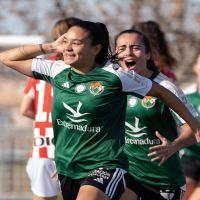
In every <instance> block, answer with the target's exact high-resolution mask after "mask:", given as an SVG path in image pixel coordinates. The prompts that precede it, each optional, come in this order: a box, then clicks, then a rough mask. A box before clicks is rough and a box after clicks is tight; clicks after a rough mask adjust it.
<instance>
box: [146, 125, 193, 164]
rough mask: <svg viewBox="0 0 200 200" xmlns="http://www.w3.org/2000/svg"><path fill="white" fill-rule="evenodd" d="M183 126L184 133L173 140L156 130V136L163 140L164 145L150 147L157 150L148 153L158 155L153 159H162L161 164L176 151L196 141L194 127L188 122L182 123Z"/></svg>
mask: <svg viewBox="0 0 200 200" xmlns="http://www.w3.org/2000/svg"><path fill="white" fill-rule="evenodd" d="M181 128H182V129H183V133H182V134H181V135H180V136H179V137H178V138H176V139H175V140H174V141H172V142H170V141H169V140H167V139H166V138H164V137H163V136H162V135H160V134H159V133H158V132H157V131H156V136H157V137H158V138H159V139H160V140H161V141H162V145H157V146H153V147H150V148H149V150H156V151H154V152H152V153H149V154H148V156H149V157H151V156H155V155H156V157H154V158H152V159H151V161H155V160H158V159H162V160H161V162H160V163H159V166H160V165H162V164H163V163H164V162H165V161H166V160H167V159H168V158H169V157H171V156H172V155H173V154H174V153H175V152H177V151H179V150H181V149H183V148H185V147H188V146H191V145H193V144H194V143H195V142H196V139H195V136H194V134H193V132H192V129H191V128H190V127H189V125H188V124H184V125H182V126H181Z"/></svg>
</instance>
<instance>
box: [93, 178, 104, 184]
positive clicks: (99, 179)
mask: <svg viewBox="0 0 200 200" xmlns="http://www.w3.org/2000/svg"><path fill="white" fill-rule="evenodd" d="M94 181H97V182H99V183H101V184H103V178H95V179H94Z"/></svg>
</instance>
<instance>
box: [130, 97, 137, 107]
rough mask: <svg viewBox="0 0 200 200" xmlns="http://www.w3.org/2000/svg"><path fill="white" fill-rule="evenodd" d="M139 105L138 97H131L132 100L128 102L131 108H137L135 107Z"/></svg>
mask: <svg viewBox="0 0 200 200" xmlns="http://www.w3.org/2000/svg"><path fill="white" fill-rule="evenodd" d="M137 103H138V100H137V98H136V97H131V98H129V100H128V105H129V106H130V107H135V106H136V105H137Z"/></svg>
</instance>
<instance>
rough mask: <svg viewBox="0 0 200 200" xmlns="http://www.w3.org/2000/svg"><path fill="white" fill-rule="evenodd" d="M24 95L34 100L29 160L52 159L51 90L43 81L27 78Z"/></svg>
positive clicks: (53, 148)
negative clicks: (32, 132) (33, 124)
mask: <svg viewBox="0 0 200 200" xmlns="http://www.w3.org/2000/svg"><path fill="white" fill-rule="evenodd" d="M24 93H25V94H26V95H28V96H29V97H31V98H32V99H33V100H34V106H35V113H36V116H35V127H34V136H33V142H32V151H31V155H30V157H31V158H54V150H55V147H54V142H53V139H54V134H53V127H52V119H51V102H52V98H53V90H52V87H51V85H50V84H48V83H46V82H45V81H41V80H36V79H34V78H29V81H28V83H27V86H26V88H25V91H24Z"/></svg>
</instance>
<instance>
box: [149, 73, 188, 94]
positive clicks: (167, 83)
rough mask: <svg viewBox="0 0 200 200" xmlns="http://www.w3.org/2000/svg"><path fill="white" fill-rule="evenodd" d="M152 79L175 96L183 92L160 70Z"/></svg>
mask: <svg viewBox="0 0 200 200" xmlns="http://www.w3.org/2000/svg"><path fill="white" fill-rule="evenodd" d="M153 81H154V82H156V83H158V84H159V85H161V86H163V87H165V88H166V89H168V90H170V91H171V92H173V93H174V94H176V95H177V96H179V95H180V94H184V93H183V91H182V90H181V89H180V88H179V87H178V86H177V85H176V84H174V83H173V82H172V80H171V79H170V78H168V77H167V76H166V75H164V74H163V73H161V72H160V73H159V74H158V76H157V77H155V78H154V80H153Z"/></svg>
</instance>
